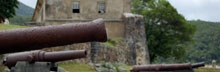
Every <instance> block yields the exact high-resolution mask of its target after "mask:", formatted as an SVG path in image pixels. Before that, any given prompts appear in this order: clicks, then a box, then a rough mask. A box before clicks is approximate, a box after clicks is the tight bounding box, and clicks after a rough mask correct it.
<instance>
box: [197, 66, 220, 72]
mask: <svg viewBox="0 0 220 72" xmlns="http://www.w3.org/2000/svg"><path fill="white" fill-rule="evenodd" d="M195 72H220V69H216V68H204V67H202V68H198V69H195Z"/></svg>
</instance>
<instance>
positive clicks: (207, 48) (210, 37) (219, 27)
mask: <svg viewBox="0 0 220 72" xmlns="http://www.w3.org/2000/svg"><path fill="white" fill-rule="evenodd" d="M188 23H190V24H194V25H196V26H197V31H196V33H195V35H194V37H193V39H194V42H193V43H189V48H188V50H187V52H188V53H187V54H188V55H187V58H188V60H189V61H194V62H200V61H206V62H207V63H210V62H211V61H212V60H217V62H220V23H217V22H206V21H201V20H197V21H188Z"/></svg>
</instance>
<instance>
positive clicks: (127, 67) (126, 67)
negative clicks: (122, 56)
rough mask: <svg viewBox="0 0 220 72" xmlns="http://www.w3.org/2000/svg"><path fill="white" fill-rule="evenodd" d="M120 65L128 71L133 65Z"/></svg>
mask: <svg viewBox="0 0 220 72" xmlns="http://www.w3.org/2000/svg"><path fill="white" fill-rule="evenodd" d="M122 67H124V68H125V69H126V70H127V72H130V69H131V68H133V67H134V66H126V65H125V66H122Z"/></svg>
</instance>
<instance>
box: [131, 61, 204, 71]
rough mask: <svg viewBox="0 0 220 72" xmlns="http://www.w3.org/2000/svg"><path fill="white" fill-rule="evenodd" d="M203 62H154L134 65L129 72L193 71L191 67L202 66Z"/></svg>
mask: <svg viewBox="0 0 220 72" xmlns="http://www.w3.org/2000/svg"><path fill="white" fill-rule="evenodd" d="M204 65H205V63H204V62H201V63H196V64H191V63H185V64H154V65H140V66H134V67H133V68H132V69H131V70H130V71H131V72H164V71H166V72H193V70H192V69H193V68H198V67H201V66H204Z"/></svg>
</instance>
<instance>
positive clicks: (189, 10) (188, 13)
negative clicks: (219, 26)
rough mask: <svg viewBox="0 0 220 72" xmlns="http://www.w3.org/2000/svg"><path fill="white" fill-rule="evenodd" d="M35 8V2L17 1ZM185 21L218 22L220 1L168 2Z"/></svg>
mask: <svg viewBox="0 0 220 72" xmlns="http://www.w3.org/2000/svg"><path fill="white" fill-rule="evenodd" d="M19 1H20V2H22V3H24V4H26V5H28V6H30V7H32V8H35V5H36V2H37V0H19ZM168 1H169V2H170V3H171V5H173V6H174V8H176V9H177V11H178V12H179V13H180V14H182V15H183V16H184V17H185V18H186V19H187V20H198V19H200V20H205V21H213V22H220V0H168Z"/></svg>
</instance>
